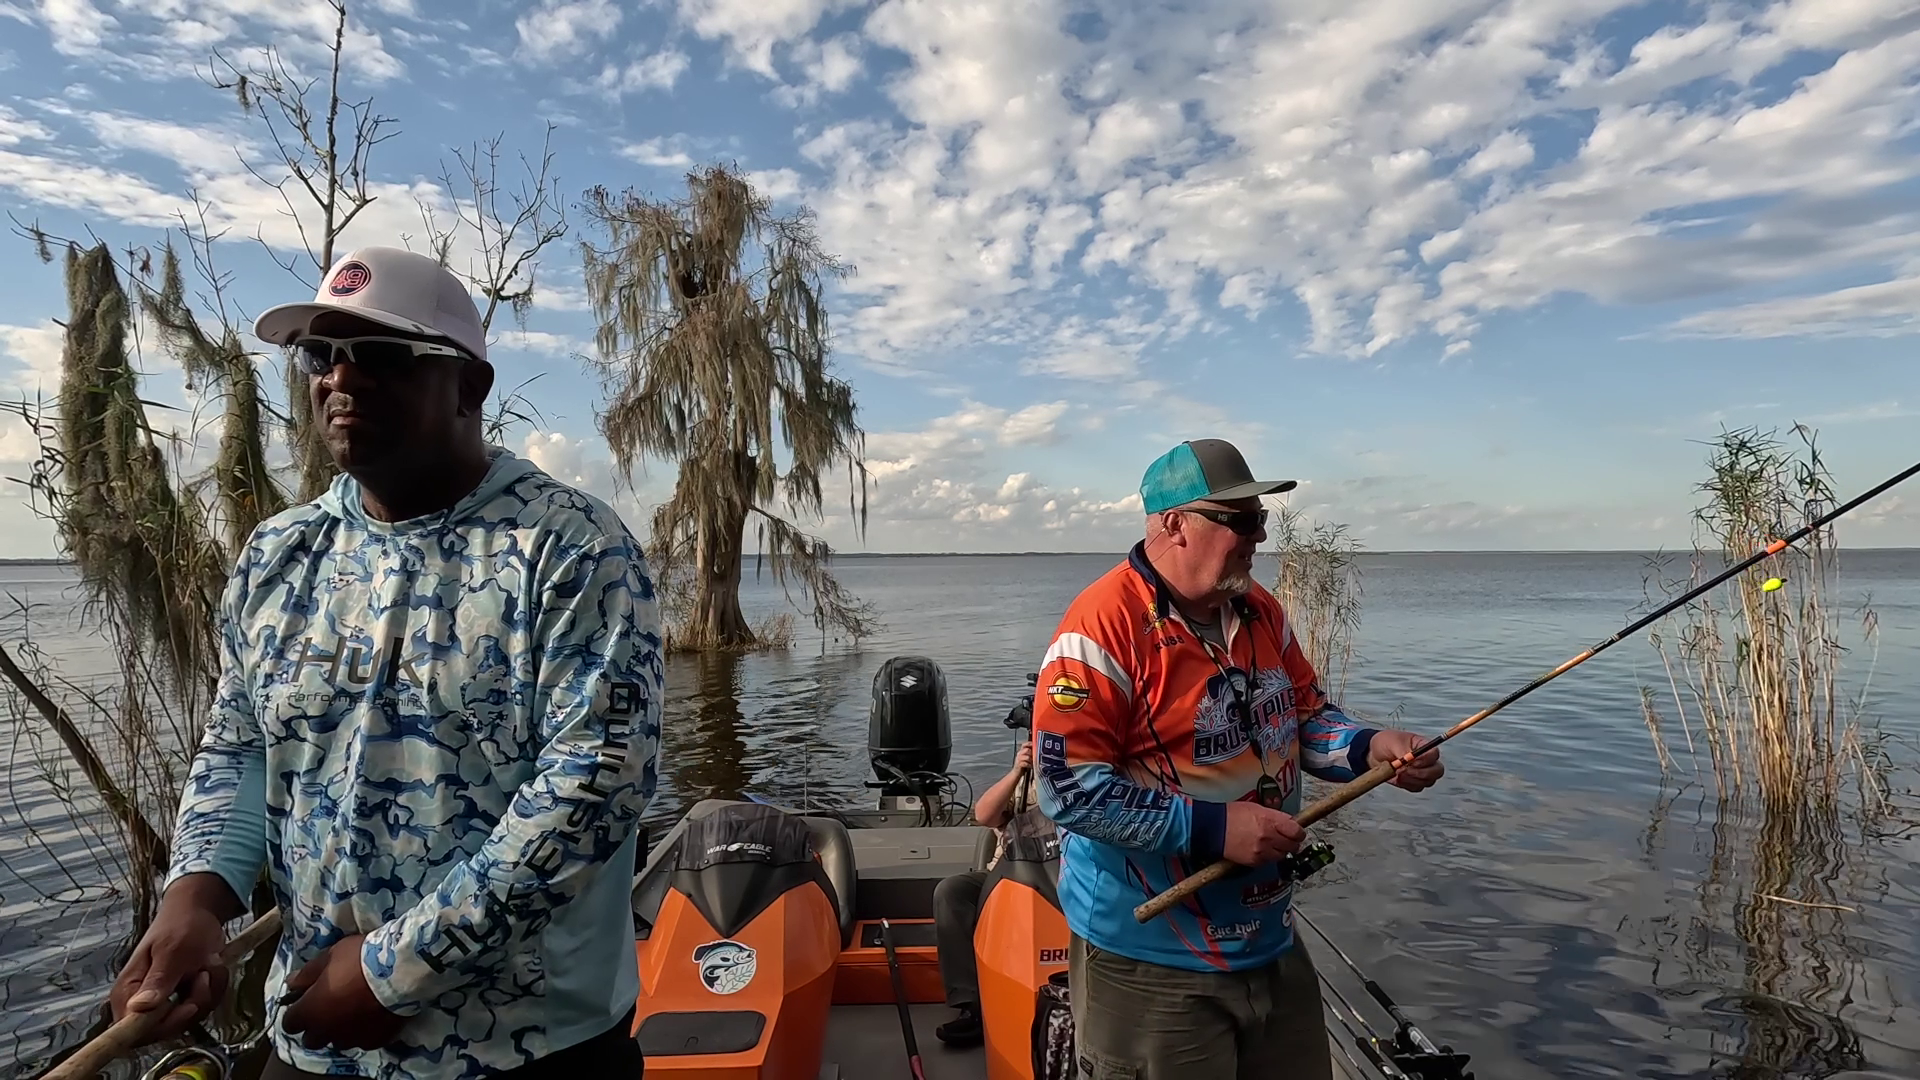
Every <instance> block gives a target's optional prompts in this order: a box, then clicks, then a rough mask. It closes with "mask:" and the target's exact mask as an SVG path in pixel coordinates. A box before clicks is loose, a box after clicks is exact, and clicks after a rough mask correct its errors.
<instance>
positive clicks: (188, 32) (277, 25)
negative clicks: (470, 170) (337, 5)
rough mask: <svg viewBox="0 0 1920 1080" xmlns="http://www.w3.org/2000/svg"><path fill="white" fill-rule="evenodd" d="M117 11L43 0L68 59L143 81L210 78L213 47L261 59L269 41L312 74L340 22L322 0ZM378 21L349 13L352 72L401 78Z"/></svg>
mask: <svg viewBox="0 0 1920 1080" xmlns="http://www.w3.org/2000/svg"><path fill="white" fill-rule="evenodd" d="M113 7H114V9H115V14H107V13H105V12H104V11H102V10H101V8H102V5H100V4H98V3H95V2H94V0H40V3H39V21H40V23H41V24H42V25H43V26H45V27H46V30H47V33H48V35H49V36H50V37H51V38H52V40H53V47H54V49H55V50H56V51H58V52H60V53H62V54H63V55H67V56H73V57H80V58H84V59H86V60H87V61H89V62H90V63H92V64H95V65H104V66H112V67H116V68H119V69H122V70H125V71H128V72H132V73H135V74H137V75H138V76H139V77H142V78H151V77H153V76H155V75H162V76H168V77H175V78H197V77H201V76H204V74H205V73H206V64H207V61H208V53H209V51H210V50H212V49H214V48H220V49H221V50H222V51H224V52H226V53H228V54H229V55H233V56H237V57H239V58H246V57H258V56H259V55H260V51H261V48H262V47H263V46H264V45H266V44H267V43H268V42H271V43H272V44H273V45H274V46H275V48H277V49H278V50H279V51H280V52H281V53H282V54H283V55H284V57H285V58H286V59H287V60H288V61H289V63H290V65H291V66H292V67H294V68H295V69H296V70H295V73H296V75H299V76H310V75H311V74H312V72H310V71H306V70H304V68H305V67H307V66H309V65H318V66H323V65H324V62H325V61H324V58H325V57H326V55H327V48H328V46H330V45H331V44H332V42H333V31H334V25H335V18H336V15H335V13H334V10H333V8H332V6H331V5H330V4H328V3H326V2H325V0H115V3H114V5H113ZM371 8H372V10H373V11H374V12H375V13H377V14H379V15H382V16H386V17H389V18H413V17H417V13H416V12H415V11H414V9H413V4H412V3H411V0H380V2H378V3H374V4H372V5H371ZM373 22H374V20H372V19H370V18H369V17H368V15H367V11H366V10H365V9H363V8H361V7H360V6H358V5H356V6H355V7H353V8H352V9H350V11H349V17H348V23H347V34H346V63H347V67H348V69H349V70H350V71H352V72H353V73H354V74H356V75H358V76H360V77H363V78H367V79H371V80H374V81H384V80H389V79H393V78H396V77H398V76H400V75H402V74H403V73H404V72H405V68H404V66H403V65H402V64H401V63H400V62H399V60H397V59H396V58H395V57H394V56H393V55H392V54H391V53H390V52H388V51H387V49H386V47H385V44H384V42H383V41H382V38H381V35H380V33H379V31H378V30H377V29H376V28H375V27H374V25H373ZM196 66H197V68H198V70H196Z"/></svg>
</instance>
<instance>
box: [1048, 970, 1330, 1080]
mask: <svg viewBox="0 0 1920 1080" xmlns="http://www.w3.org/2000/svg"><path fill="white" fill-rule="evenodd" d="M1067 971H1068V976H1067V977H1068V979H1069V980H1070V982H1069V984H1068V986H1069V990H1068V993H1069V994H1070V995H1071V999H1072V1002H1073V1036H1074V1052H1075V1054H1076V1056H1078V1057H1079V1059H1080V1080H1331V1077H1332V1076H1333V1060H1332V1052H1331V1050H1330V1049H1329V1048H1328V1045H1327V1025H1326V1019H1325V1017H1324V1015H1323V1014H1322V1012H1321V1005H1320V985H1319V983H1318V981H1317V979H1318V976H1317V975H1316V974H1315V972H1314V967H1313V958H1312V957H1310V956H1308V955H1307V948H1306V945H1305V943H1303V942H1301V941H1300V940H1299V938H1298V937H1297V936H1296V937H1295V939H1294V946H1293V948H1291V949H1289V950H1287V951H1286V953H1285V954H1283V955H1282V956H1281V957H1280V958H1279V959H1278V960H1275V961H1274V962H1273V963H1272V964H1269V965H1267V966H1266V967H1263V968H1255V969H1252V970H1249V971H1220V972H1200V971H1186V970H1182V969H1178V968H1168V967H1161V966H1160V965H1158V964H1148V963H1142V962H1141V961H1138V960H1131V959H1128V958H1127V957H1124V956H1116V955H1115V954H1113V953H1110V952H1106V951H1103V950H1101V949H1099V948H1096V947H1094V946H1092V945H1089V944H1087V943H1086V942H1085V941H1083V940H1082V939H1081V938H1080V936H1079V935H1078V934H1075V935H1074V936H1073V940H1072V942H1071V944H1070V946H1069V948H1068V950H1067Z"/></svg>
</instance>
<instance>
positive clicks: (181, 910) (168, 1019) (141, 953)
mask: <svg viewBox="0 0 1920 1080" xmlns="http://www.w3.org/2000/svg"><path fill="white" fill-rule="evenodd" d="M183 880H184V879H183ZM221 887H222V888H225V886H224V885H222V886H221ZM174 892H175V890H173V889H169V890H168V894H169V895H168V897H167V900H166V901H162V903H161V904H160V910H159V911H158V912H157V913H155V915H154V919H153V925H152V926H149V927H147V932H146V934H145V936H143V937H142V938H141V939H140V943H139V944H138V945H135V946H134V947H133V955H132V956H130V957H128V958H127V966H125V967H123V968H121V969H120V976H119V977H118V978H116V979H115V980H114V981H113V989H112V990H111V991H110V992H109V993H108V995H107V1000H108V1001H109V1002H110V1003H111V1004H112V1005H113V1018H114V1020H115V1021H119V1020H122V1019H124V1018H125V1017H126V1016H127V1014H128V1013H143V1012H151V1011H153V1010H155V1009H158V1010H160V1012H161V1013H162V1015H163V1017H164V1019H162V1020H161V1021H160V1023H159V1026H157V1027H155V1028H154V1029H153V1031H152V1032H151V1033H149V1034H148V1036H147V1039H146V1043H155V1042H159V1041H161V1040H163V1039H171V1038H173V1037H175V1036H177V1035H179V1034H180V1033H181V1032H183V1031H185V1030H187V1028H188V1027H189V1026H190V1025H192V1024H193V1023H194V1022H195V1021H197V1020H204V1019H206V1018H207V1015H208V1014H209V1013H211V1012H213V1010H214V1008H215V1007H216V1006H217V1005H219V1004H220V1002H221V1001H222V1000H223V999H224V998H225V997H226V996H227V968H226V965H225V964H223V963H221V962H220V950H221V949H222V948H224V947H225V946H226V944H227V934H226V930H225V926H224V924H223V923H222V922H221V921H220V917H219V916H218V915H216V914H214V912H213V909H212V908H210V907H208V906H205V905H203V904H200V903H198V902H196V900H195V898H193V897H191V896H187V895H184V894H183V895H180V896H175V895H173V894H174ZM230 892H231V890H229V893H230ZM167 901H171V903H169V902H167ZM175 991H178V992H179V994H180V1001H179V1002H177V1003H169V1002H168V1000H167V999H168V998H170V997H172V996H173V995H174V993H175ZM146 1043H142V1044H141V1045H146Z"/></svg>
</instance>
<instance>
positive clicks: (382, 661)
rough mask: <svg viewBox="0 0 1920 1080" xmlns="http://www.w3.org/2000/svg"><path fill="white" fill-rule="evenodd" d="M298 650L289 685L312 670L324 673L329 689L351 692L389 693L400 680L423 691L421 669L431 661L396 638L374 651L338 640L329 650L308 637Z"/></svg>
mask: <svg viewBox="0 0 1920 1080" xmlns="http://www.w3.org/2000/svg"><path fill="white" fill-rule="evenodd" d="M299 650H300V651H299V655H298V656H297V658H296V659H295V660H294V662H293V671H292V672H291V673H290V676H289V678H288V681H289V682H292V683H296V684H297V683H298V682H299V681H300V678H301V676H302V675H305V674H308V673H309V672H308V669H309V668H313V669H317V670H318V671H321V672H324V673H325V675H324V677H325V679H326V681H327V683H328V684H329V685H331V686H333V687H336V688H340V689H353V690H389V689H392V688H394V687H396V686H399V685H401V680H402V677H403V676H404V678H405V682H406V684H407V685H410V686H418V687H424V686H426V685H427V680H426V679H425V678H424V677H423V676H422V675H421V673H420V669H421V666H423V665H425V664H427V663H428V661H430V660H431V659H432V657H431V656H430V655H429V654H428V653H427V652H426V651H424V650H415V651H412V652H409V651H407V649H406V639H405V638H402V637H399V636H395V637H394V638H393V639H392V640H391V641H389V642H387V644H385V645H383V646H381V647H380V648H377V649H370V648H367V647H366V646H364V645H348V644H347V643H346V641H345V640H344V639H342V638H338V637H336V638H334V639H333V641H332V642H331V644H330V646H329V645H328V644H322V643H316V642H315V641H314V639H313V638H312V637H310V636H309V637H306V638H302V639H301V641H300V645H299Z"/></svg>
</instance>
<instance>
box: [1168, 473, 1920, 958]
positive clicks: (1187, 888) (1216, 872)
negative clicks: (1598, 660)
mask: <svg viewBox="0 0 1920 1080" xmlns="http://www.w3.org/2000/svg"><path fill="white" fill-rule="evenodd" d="M1915 473H1920V462H1915V463H1914V464H1912V465H1909V466H1908V467H1907V468H1905V469H1903V470H1901V471H1900V472H1898V473H1896V474H1894V475H1893V476H1891V477H1889V478H1887V479H1886V480H1883V481H1881V482H1880V483H1879V484H1876V485H1874V486H1873V487H1871V488H1869V489H1867V490H1866V491H1864V492H1861V493H1860V494H1859V495H1856V496H1854V497H1853V498H1851V499H1848V500H1847V501H1846V502H1844V503H1841V504H1840V505H1839V506H1837V507H1835V508H1834V509H1832V510H1830V511H1828V512H1827V513H1825V514H1822V515H1821V516H1819V517H1817V518H1815V519H1813V520H1812V521H1809V522H1807V523H1806V524H1805V525H1802V526H1800V527H1799V528H1798V529H1795V530H1794V531H1793V532H1791V533H1789V534H1787V535H1786V536H1783V537H1780V538H1779V539H1777V540H1774V541H1773V542H1771V543H1769V544H1768V545H1767V546H1766V547H1763V548H1761V549H1760V550H1759V551H1756V552H1754V553H1753V554H1751V555H1749V556H1747V557H1746V558H1744V559H1742V560H1740V561H1739V562H1737V563H1735V564H1733V565H1732V566H1729V567H1727V568H1726V569H1725V570H1722V571H1721V572H1720V573H1718V574H1715V575H1714V576H1713V577H1711V578H1709V579H1707V580H1706V581H1704V582H1702V583H1700V584H1699V585H1697V586H1695V587H1694V588H1692V589H1689V590H1687V591H1686V592H1685V593H1683V594H1681V595H1680V596H1679V597H1677V598H1675V599H1673V600H1670V601H1668V602H1667V603H1665V604H1662V605H1661V606H1660V607H1658V608H1655V609H1654V610H1653V611H1650V612H1648V613H1647V614H1645V615H1643V616H1641V617H1640V618H1638V619H1636V620H1634V621H1633V622H1631V623H1629V624H1627V625H1626V626H1624V627H1622V628H1621V629H1619V630H1617V631H1615V632H1614V635H1613V636H1612V637H1610V638H1608V639H1606V640H1605V641H1602V642H1600V643H1599V644H1597V645H1593V646H1590V647H1588V648H1587V649H1585V650H1582V651H1581V652H1579V653H1577V654H1575V655H1574V656H1573V657H1572V658H1570V659H1568V660H1567V661H1565V662H1564V663H1562V664H1561V665H1560V666H1559V667H1556V668H1554V669H1553V670H1552V671H1549V672H1547V673H1545V674H1544V675H1539V676H1537V677H1535V678H1534V680H1533V681H1532V682H1529V683H1527V684H1526V685H1525V686H1522V687H1521V688H1520V689H1518V690H1515V691H1513V692H1512V693H1510V694H1508V695H1507V696H1506V697H1503V698H1501V699H1500V700H1499V701H1497V702H1495V703H1493V704H1492V705H1491V706H1489V707H1487V708H1485V709H1482V710H1481V711H1479V712H1477V713H1475V714H1473V715H1472V716H1469V717H1467V718H1466V719H1465V720H1462V721H1460V722H1459V723H1457V724H1455V725H1454V726H1453V727H1451V728H1448V729H1447V730H1446V731H1445V732H1442V733H1441V734H1439V735H1437V736H1435V737H1433V738H1431V739H1428V740H1427V741H1426V742H1423V743H1421V744H1420V745H1418V746H1415V747H1414V748H1413V749H1411V750H1409V751H1407V752H1406V754H1404V755H1402V756H1400V757H1397V758H1394V759H1392V760H1390V761H1384V762H1381V763H1380V764H1378V765H1375V766H1374V767H1373V768H1371V769H1369V770H1367V771H1366V772H1365V773H1363V774H1361V775H1360V776H1358V777H1356V778H1354V779H1353V780H1351V781H1348V782H1347V783H1346V784H1345V785H1343V786H1342V787H1341V788H1339V789H1338V790H1336V791H1335V792H1334V793H1333V794H1331V795H1329V796H1327V797H1326V798H1324V799H1321V800H1320V801H1319V802H1316V803H1314V804H1313V805H1312V806H1309V807H1307V808H1306V810H1304V811H1302V812H1301V813H1299V814H1297V815H1295V817H1294V821H1295V822H1296V823H1298V824H1299V825H1300V826H1301V827H1302V828H1305V827H1306V826H1308V825H1311V824H1313V823H1314V822H1316V821H1319V820H1320V819H1321V818H1323V817H1326V816H1327V815H1328V814H1331V813H1333V812H1334V811H1335V810H1338V809H1340V808H1341V807H1343V806H1345V805H1347V804H1348V803H1350V802H1352V801H1353V800H1355V799H1357V798H1359V797H1360V796H1362V795H1365V794H1366V793H1367V792H1369V791H1372V790H1373V789H1374V788H1377V787H1379V786H1380V785H1381V784H1384V783H1386V782H1387V781H1389V780H1391V779H1393V778H1394V776H1396V775H1398V774H1399V772H1400V770H1402V769H1404V768H1406V767H1407V766H1409V765H1411V764H1413V763H1414V762H1415V761H1417V760H1419V759H1420V757H1421V756H1422V755H1424V754H1426V753H1428V752H1430V751H1432V750H1434V749H1436V748H1437V747H1439V746H1440V745H1441V744H1442V743H1445V742H1447V741H1448V740H1450V739H1452V738H1453V737H1454V736H1456V735H1459V734H1461V733H1462V732H1464V731H1466V730H1467V729H1468V728H1471V727H1473V726H1474V725H1475V724H1478V723H1479V722H1480V721H1482V720H1485V719H1486V718H1487V717H1489V716H1492V715H1493V714H1494V713H1497V712H1499V711H1500V710H1502V709H1504V708H1506V707H1507V706H1509V705H1511V704H1513V703H1514V702H1516V701H1519V700H1520V699H1521V698H1523V697H1526V696H1527V695H1528V694H1531V693H1533V692H1534V691H1535V690H1538V689H1539V688H1541V687H1542V686H1545V685H1546V684H1548V683H1550V682H1552V681H1553V680H1555V679H1557V678H1559V677H1560V676H1562V675H1564V674H1566V673H1567V672H1569V671H1572V670H1573V669H1574V668H1576V667H1579V666H1580V665H1581V664H1584V663H1586V662H1587V661H1588V660H1591V659H1593V658H1594V657H1595V656H1597V655H1599V654H1600V653H1602V652H1605V651H1606V650H1607V649H1609V648H1611V647H1612V646H1614V645H1616V644H1619V643H1620V642H1621V641H1623V640H1625V639H1626V638H1628V637H1630V636H1632V635H1633V634H1636V633H1638V632H1640V631H1641V630H1643V629H1645V628H1646V627H1648V626H1651V625H1652V624H1653V623H1655V622H1657V621H1659V620H1660V619H1663V618H1665V617H1666V616H1667V615H1669V614H1671V613H1672V612H1674V611H1676V610H1678V609H1679V608H1681V607H1683V606H1685V605H1686V604H1688V603H1689V602H1691V601H1693V600H1694V599H1695V598H1697V597H1699V596H1701V595H1703V594H1705V593H1706V592H1708V591H1709V590H1711V589H1713V588H1715V587H1717V586H1719V585H1720V584H1721V583H1722V582H1724V581H1726V580H1728V579H1729V578H1732V577H1733V576H1734V575H1736V574H1739V573H1740V572H1742V571H1744V570H1746V569H1747V568H1748V567H1750V566H1753V565H1754V564H1755V563H1758V562H1759V561H1761V560H1762V559H1766V558H1769V557H1771V556H1774V555H1777V554H1779V553H1780V552H1782V551H1785V550H1786V549H1787V548H1788V547H1790V546H1791V545H1793V544H1795V543H1797V542H1798V541H1800V540H1801V539H1803V538H1804V537H1806V536H1808V535H1809V534H1811V533H1813V532H1814V531H1815V530H1816V529H1819V528H1821V527H1823V526H1825V525H1826V524H1827V523H1829V522H1831V521H1833V520H1835V519H1836V518H1838V517H1840V516H1841V515H1842V514H1845V513H1847V512H1848V511H1850V510H1853V509H1854V508H1856V507H1858V506H1860V505H1861V504H1862V503H1865V502H1867V501H1868V500H1870V499H1873V498H1876V497H1878V496H1879V495H1881V494H1882V493H1884V492H1885V491H1887V490H1888V489H1889V488H1892V487H1893V486H1895V485H1896V484H1899V483H1901V482H1903V481H1905V480H1906V479H1908V478H1909V477H1911V476H1913V475H1914V474H1915ZM1238 869H1240V864H1238V863H1236V862H1233V861H1232V860H1230V859H1220V860H1219V861H1217V862H1215V863H1213V864H1212V865H1211V866H1207V867H1204V868H1202V869H1200V870H1197V871H1195V872H1194V873H1192V874H1190V875H1188V876H1187V877H1186V878H1184V879H1182V880H1180V881H1178V882H1176V883H1175V884H1174V885H1173V886H1172V887H1171V888H1168V889H1167V890H1166V891H1164V892H1162V893H1160V894H1159V895H1158V896H1155V897H1153V898H1152V899H1150V900H1148V901H1146V902H1145V903H1143V904H1141V905H1139V906H1138V907H1136V908H1134V909H1133V917H1134V919H1135V920H1136V921H1138V922H1146V921H1147V920H1148V919H1151V918H1154V917H1156V916H1158V915H1161V914H1163V913H1165V912H1166V911H1168V910H1170V909H1171V908H1172V907H1173V906H1174V905H1175V904H1178V903H1179V902H1180V901H1181V900H1183V899H1185V898H1186V897H1188V896H1191V895H1192V894H1194V893H1196V892H1198V891H1200V890H1201V889H1203V888H1205V887H1207V886H1208V885H1211V884H1213V883H1214V882H1216V881H1219V880H1221V879H1222V878H1224V877H1226V876H1227V875H1228V874H1231V873H1233V872H1235V871H1236V870H1238Z"/></svg>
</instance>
